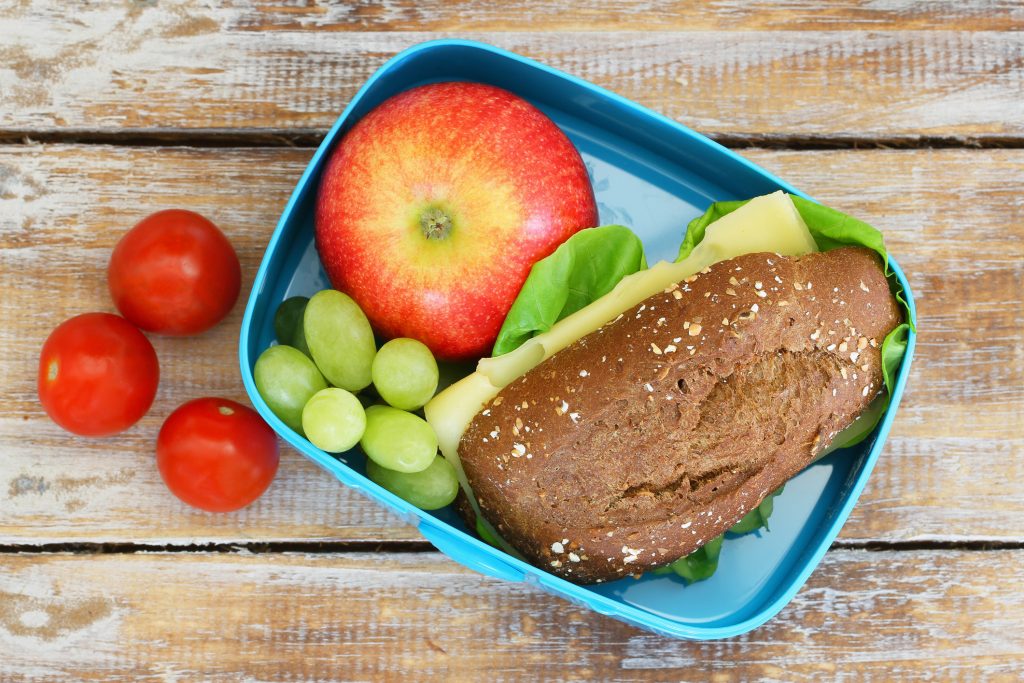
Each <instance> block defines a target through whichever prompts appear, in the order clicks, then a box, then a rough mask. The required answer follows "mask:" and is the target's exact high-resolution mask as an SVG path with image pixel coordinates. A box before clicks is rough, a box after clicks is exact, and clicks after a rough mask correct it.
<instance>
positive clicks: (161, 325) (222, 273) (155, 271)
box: [107, 209, 242, 336]
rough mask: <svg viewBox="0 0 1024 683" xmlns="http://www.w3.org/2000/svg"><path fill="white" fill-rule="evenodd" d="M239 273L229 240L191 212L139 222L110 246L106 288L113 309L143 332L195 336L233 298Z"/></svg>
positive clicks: (162, 214)
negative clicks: (112, 246) (112, 247)
mask: <svg viewBox="0 0 1024 683" xmlns="http://www.w3.org/2000/svg"><path fill="white" fill-rule="evenodd" d="M241 282H242V270H241V267H240V266H239V264H238V256H237V255H236V254H235V250H234V248H233V247H232V246H231V242H229V241H228V238H227V237H225V236H224V233H222V232H221V231H220V230H218V229H217V226H216V225H214V224H213V223H211V222H210V221H208V220H206V219H205V218H203V217H202V216H200V215H199V214H197V213H194V212H192V211H184V210H181V209H168V210H167V211H158V212H157V213H154V214H153V215H151V216H148V217H147V218H144V219H143V220H142V221H140V222H139V223H138V225H136V226H135V227H134V228H132V229H131V230H129V231H128V232H127V233H125V235H124V237H122V238H121V241H120V242H118V243H117V246H116V247H114V252H113V253H112V254H111V256H110V266H109V268H108V269H107V285H108V286H109V287H110V295H111V296H112V297H113V299H114V305H115V306H117V310H119V311H120V312H121V315H123V316H124V317H125V318H127V319H128V320H130V321H131V322H133V323H135V324H136V325H138V326H139V327H140V328H142V329H143V330H147V331H149V332H156V333H158V334H166V335H171V336H185V335H190V334H199V333H200V332H203V331H205V330H208V329H209V328H211V327H213V326H214V325H215V324H217V323H218V322H220V321H221V320H223V319H224V316H226V315H227V314H228V312H230V311H231V307H232V306H234V305H235V301H236V300H237V299H238V291H239V288H240V287H241Z"/></svg>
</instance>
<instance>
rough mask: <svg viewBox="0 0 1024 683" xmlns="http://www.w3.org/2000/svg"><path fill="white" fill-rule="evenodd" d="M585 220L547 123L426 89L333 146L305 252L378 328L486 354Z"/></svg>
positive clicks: (579, 177)
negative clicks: (532, 278) (542, 268)
mask: <svg viewBox="0 0 1024 683" xmlns="http://www.w3.org/2000/svg"><path fill="white" fill-rule="evenodd" d="M596 224H597V205H596V203H595V201H594V192H593V189H592V188H591V186H590V180H589V178H588V177H587V170H586V167H585V166H584V164H583V160H582V159H581V158H580V155H579V152H577V151H576V148H575V147H573V145H572V143H571V142H570V141H569V139H568V138H567V137H566V136H565V134H564V133H562V131H561V130H559V128H558V127H557V126H556V125H555V124H554V123H553V122H552V121H551V120H550V119H549V118H548V117H547V116H545V115H544V114H543V113H541V112H540V111H539V110H537V109H536V108H535V107H533V106H532V105H531V104H529V103H528V102H526V101H525V100H523V99H522V98H520V97H517V96H516V95H513V94H512V93H510V92H507V91H505V90H502V89H500V88H496V87H493V86H490V85H483V84H480V83H435V84H431V85H425V86H421V87H418V88H413V89H412V90H408V91H406V92H403V93H400V94H398V95H395V96H394V97H392V98H390V99H388V100H386V101H385V102H384V103H382V104H381V105H380V106H378V107H377V108H376V109H374V110H373V111H371V112H370V113H369V114H367V115H366V116H365V117H364V118H363V119H362V120H360V121H359V122H358V123H357V124H356V125H355V126H353V128H352V130H350V131H349V132H348V134H346V135H345V137H344V138H343V139H342V140H341V141H340V142H339V143H338V145H337V148H336V149H335V150H334V152H333V153H332V155H331V157H330V159H329V161H328V162H327V167H326V169H325V170H324V174H323V179H322V181H321V184H320V190H319V196H318V198H317V209H316V243H317V249H318V251H319V254H320V260H321V261H322V262H323V265H324V269H325V270H326V272H327V275H328V277H329V278H330V280H331V283H332V284H333V286H334V287H335V288H336V289H339V290H341V291H343V292H346V293H347V294H349V295H350V296H352V298H353V299H355V300H356V302H357V303H358V304H359V305H360V306H361V307H362V309H363V311H365V312H366V316H367V317H368V318H369V319H370V322H371V323H372V325H373V327H374V329H376V330H377V332H378V333H380V334H382V335H383V336H385V337H412V338H414V339H418V340H420V341H422V342H423V343H424V344H426V345H427V346H428V347H430V350H431V351H433V352H434V354H435V355H436V356H437V357H438V358H441V359H444V360H459V359H470V358H478V357H480V356H484V355H489V354H490V350H491V347H492V346H493V344H494V340H495V338H496V337H497V335H498V330H499V329H500V328H501V324H502V321H503V320H504V319H505V315H506V314H507V313H508V310H509V308H510V307H511V306H512V302H513V301H514V300H515V298H516V295H518V294H519V290H520V289H521V288H522V285H523V281H524V280H525V279H526V276H527V275H528V274H529V272H530V267H531V266H532V265H533V264H534V263H535V262H536V261H538V260H540V259H541V258H544V257H545V256H547V255H548V254H550V253H551V252H552V251H554V250H555V248H556V247H557V246H558V245H559V244H561V243H562V242H564V241H565V240H566V239H568V238H569V237H570V236H571V235H572V234H573V233H575V232H576V231H578V230H581V229H583V228H589V227H593V226H594V225H596Z"/></svg>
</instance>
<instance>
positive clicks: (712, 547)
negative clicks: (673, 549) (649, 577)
mask: <svg viewBox="0 0 1024 683" xmlns="http://www.w3.org/2000/svg"><path fill="white" fill-rule="evenodd" d="M721 553H722V536H721V535H719V536H715V537H714V538H712V539H711V540H710V541H708V542H707V543H705V544H704V545H702V546H701V547H699V548H697V549H696V550H694V551H693V552H692V553H690V554H689V555H687V556H686V557H681V558H679V559H678V560H676V561H675V562H673V563H672V564H670V565H668V566H669V567H670V568H671V569H672V571H674V572H675V573H676V575H677V576H681V577H682V578H683V579H684V580H685V581H686V582H687V583H693V582H694V581H703V580H704V579H708V578H711V576H712V575H713V574H714V573H715V571H717V570H718V556H719V555H720V554H721Z"/></svg>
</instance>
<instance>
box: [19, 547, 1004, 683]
mask: <svg viewBox="0 0 1024 683" xmlns="http://www.w3.org/2000/svg"><path fill="white" fill-rule="evenodd" d="M1022 581H1024V552H1022V551H993V552H984V553H970V552H967V553H965V552H865V551H850V550H843V551H833V552H830V553H828V554H827V555H826V557H825V561H824V563H823V564H822V566H821V567H819V569H818V571H817V572H816V573H815V574H814V575H813V576H812V577H811V579H810V582H809V583H808V585H807V586H806V587H805V588H804V589H803V590H802V591H801V592H800V594H799V595H798V596H797V597H796V598H795V599H794V601H793V602H792V603H791V604H790V605H789V606H788V607H786V608H785V609H784V610H783V611H782V612H781V613H780V614H779V615H778V616H777V617H776V618H775V619H774V620H773V621H771V622H769V623H768V624H767V625H765V626H763V627H761V628H760V629H758V630H756V631H754V632H752V633H750V634H747V635H745V636H741V637H738V638H733V639H729V640H725V641H717V642H706V643H693V642H683V641H674V640H669V639H666V638H662V637H659V636H655V635H651V634H648V633H645V632H642V631H639V630H637V629H634V628H632V627H629V626H626V625H624V624H621V623H619V622H617V621H614V620H612V619H610V618H608V617H603V616H600V615H598V614H596V613H593V612H590V611H588V610H584V609H582V608H579V607H576V606H574V605H570V604H568V603H566V602H563V601H562V600H560V599H557V598H554V597H551V596H548V595H546V594H544V593H541V592H539V591H537V590H536V589H535V588H532V587H529V586H526V585H524V584H510V583H502V582H498V581H495V580H493V579H488V578H484V577H482V576H479V575H477V574H474V573H472V572H469V571H468V570H464V569H461V568H460V567H458V566H457V565H455V564H453V563H452V562H450V561H448V560H447V559H445V558H444V557H443V556H440V555H437V554H434V553H423V554H420V553H416V554H406V555H390V556H386V555H363V554H353V555H340V556H337V555H335V556H330V555H328V556H324V555H248V556H246V555H205V554H192V553H187V554H177V555H163V554H157V555H128V556H74V555H71V556H68V555H56V556H53V555H50V556H46V555H43V556H12V555H7V556H0V598H2V599H0V677H2V678H3V679H4V680H12V681H17V680H27V679H31V680H38V679H51V678H58V677H61V678H63V677H71V678H74V679H75V680H96V679H99V680H105V681H129V680H130V681H149V680H198V679H202V680H225V679H231V680H238V679H245V680H282V679H287V680H301V681H312V680H318V681H319V680H340V679H344V680H370V679H372V680H409V676H411V675H414V677H415V680H438V679H445V680H480V675H481V672H483V671H486V672H487V680H494V681H506V680H544V681H548V680H551V681H555V680H595V679H601V680H620V681H635V680H664V681H669V680H671V681H678V680H710V679H711V678H712V676H713V677H714V680H716V681H717V680H722V681H749V680H786V681H818V680H822V679H823V678H827V679H829V680H837V681H844V680H885V681H889V680H900V681H924V680H929V681H932V680H956V681H968V682H970V681H1015V680H1020V677H1021V676H1024V635H1022V633H1021V630H1020V628H1019V627H1020V622H1021V618H1022V617H1024V593H1021V591H1020V590H1019V588H1018V587H1019V586H1020V585H1021V583H1022ZM680 590H685V589H684V588H683V587H682V586H680Z"/></svg>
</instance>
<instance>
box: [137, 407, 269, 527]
mask: <svg viewBox="0 0 1024 683" xmlns="http://www.w3.org/2000/svg"><path fill="white" fill-rule="evenodd" d="M278 458H279V455H278V451H277V436H276V435H275V434H274V430H272V429H271V428H270V427H269V426H268V425H267V423H266V422H264V421H263V419H262V418H261V417H260V416H259V414H258V413H257V412H256V411H255V410H253V409H252V408H248V407H246V406H243V405H242V404H240V403H236V402H234V401H229V400H228V399H224V398H197V399H195V400H193V401H189V402H188V403H185V404H183V405H181V406H179V407H178V409H177V410H175V411H174V412H173V413H171V415H170V417H168V418H167V420H166V421H165V422H164V426H163V427H161V428H160V435H159V436H158V437H157V440H156V462H157V466H158V467H159V468H160V476H161V477H163V480H164V483H165V484H167V488H169V489H170V490H171V493H173V494H174V495H176V496H177V497H178V498H180V499H181V500H183V501H184V502H186V503H188V504H189V505H192V506H194V507H197V508H200V509H202V510H207V511H209V512H231V511H233V510H238V509H241V508H244V507H245V506H246V505H248V504H249V503H251V502H253V501H254V500H256V499H257V498H259V497H260V496H261V495H262V494H263V492H264V491H266V490H267V487H268V486H270V482H271V481H273V479H274V474H275V473H276V472H277V463H278Z"/></svg>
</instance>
